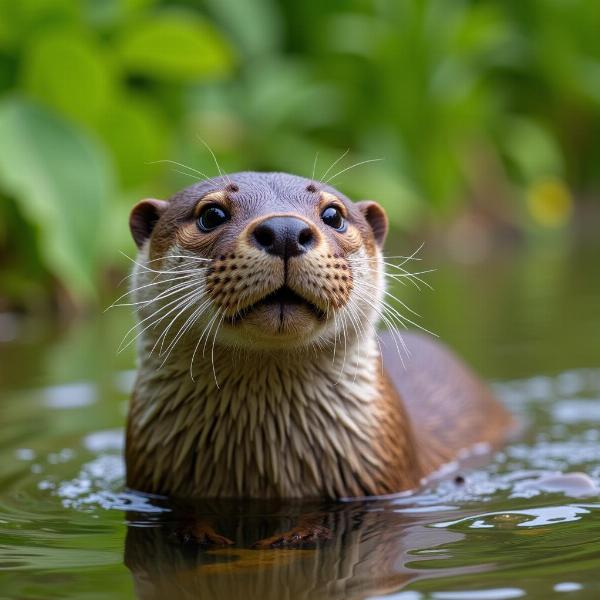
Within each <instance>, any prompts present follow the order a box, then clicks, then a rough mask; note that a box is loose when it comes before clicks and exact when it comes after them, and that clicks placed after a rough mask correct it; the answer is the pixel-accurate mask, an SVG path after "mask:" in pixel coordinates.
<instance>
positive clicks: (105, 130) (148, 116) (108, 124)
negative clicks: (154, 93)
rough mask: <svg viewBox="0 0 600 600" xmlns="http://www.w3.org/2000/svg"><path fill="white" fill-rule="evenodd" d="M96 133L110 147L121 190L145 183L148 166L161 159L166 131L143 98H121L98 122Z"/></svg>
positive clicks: (153, 110)
mask: <svg viewBox="0 0 600 600" xmlns="http://www.w3.org/2000/svg"><path fill="white" fill-rule="evenodd" d="M98 130H99V133H100V135H101V136H102V138H103V140H104V141H105V143H106V144H107V146H108V147H109V148H110V150H111V152H112V155H113V159H114V161H115V164H116V166H117V169H118V172H119V180H120V183H121V184H122V187H124V188H125V189H129V188H131V187H133V186H139V185H142V184H143V183H144V182H146V180H147V178H148V174H149V170H150V169H149V165H148V163H150V162H152V161H156V160H162V159H164V158H165V156H166V155H165V146H166V142H167V139H168V137H167V130H166V127H165V126H164V123H163V122H162V119H161V118H160V114H159V112H158V110H156V109H155V107H154V106H153V105H152V104H151V103H150V102H148V101H147V100H145V99H142V98H136V97H133V96H131V95H127V96H125V95H123V96H122V97H120V98H119V100H118V102H116V103H115V104H114V105H113V106H111V107H110V109H109V110H107V111H106V113H105V114H103V115H102V117H101V118H100V119H99V122H98Z"/></svg>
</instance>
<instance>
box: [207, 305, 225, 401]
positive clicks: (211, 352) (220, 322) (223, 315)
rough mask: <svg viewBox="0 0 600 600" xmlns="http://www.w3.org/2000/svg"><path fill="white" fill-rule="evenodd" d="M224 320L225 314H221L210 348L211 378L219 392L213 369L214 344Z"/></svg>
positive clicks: (215, 372) (215, 373) (215, 371)
mask: <svg viewBox="0 0 600 600" xmlns="http://www.w3.org/2000/svg"><path fill="white" fill-rule="evenodd" d="M224 318H225V313H223V314H222V315H221V319H220V321H219V323H218V325H217V328H216V329H215V334H214V335H213V342H212V347H211V349H210V362H211V365H212V372H213V377H214V378H215V385H216V386H217V389H218V390H220V389H221V388H220V386H219V382H218V381H217V370H216V368H215V342H216V340H217V334H218V333H219V328H220V327H221V325H222V324H223V319H224Z"/></svg>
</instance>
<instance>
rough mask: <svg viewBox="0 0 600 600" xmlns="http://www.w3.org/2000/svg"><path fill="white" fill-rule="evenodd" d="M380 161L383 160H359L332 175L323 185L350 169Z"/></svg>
mask: <svg viewBox="0 0 600 600" xmlns="http://www.w3.org/2000/svg"><path fill="white" fill-rule="evenodd" d="M382 160H383V158H369V159H368V160H361V161H360V162H357V163H354V164H353V165H350V166H349V167H346V168H345V169H342V170H341V171H338V172H337V173H336V174H335V175H332V176H331V177H330V178H329V179H328V180H327V181H326V182H325V183H326V184H329V183H331V182H332V181H333V180H334V179H335V178H336V177H339V176H340V175H342V174H343V173H346V172H347V171H350V170H351V169H354V168H356V167H360V166H361V165H366V164H367V163H373V162H379V161H382Z"/></svg>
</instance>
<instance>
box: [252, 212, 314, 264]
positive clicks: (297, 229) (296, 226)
mask: <svg viewBox="0 0 600 600" xmlns="http://www.w3.org/2000/svg"><path fill="white" fill-rule="evenodd" d="M316 237H317V236H316V231H315V230H314V229H313V227H312V226H311V225H310V224H309V223H307V222H306V221H304V220H303V219H300V218H298V217H293V216H288V215H281V216H273V217H268V218H266V219H265V220H264V221H261V222H259V223H258V224H256V226H255V227H254V229H253V230H252V232H251V236H250V239H251V241H252V244H253V245H254V246H255V247H256V248H258V249H259V250H264V251H265V252H268V253H269V254H271V255H273V256H279V257H280V258H282V259H283V260H286V259H288V258H291V257H292V256H300V255H301V254H304V253H305V252H308V250H310V249H311V248H312V247H314V246H315V243H316Z"/></svg>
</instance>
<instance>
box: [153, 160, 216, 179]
mask: <svg viewBox="0 0 600 600" xmlns="http://www.w3.org/2000/svg"><path fill="white" fill-rule="evenodd" d="M161 163H168V164H171V165H177V166H178V167H182V168H183V169H187V170H188V171H191V172H192V173H195V174H196V175H197V176H198V175H199V176H200V177H202V178H203V179H207V180H208V179H209V177H208V175H206V174H205V173H203V172H202V171H198V169H194V167H190V166H189V165H185V164H183V163H180V162H177V161H176V160H169V159H166V158H165V159H163V160H151V161H149V162H148V163H146V164H149V165H157V164H161ZM184 174H185V173H184Z"/></svg>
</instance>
